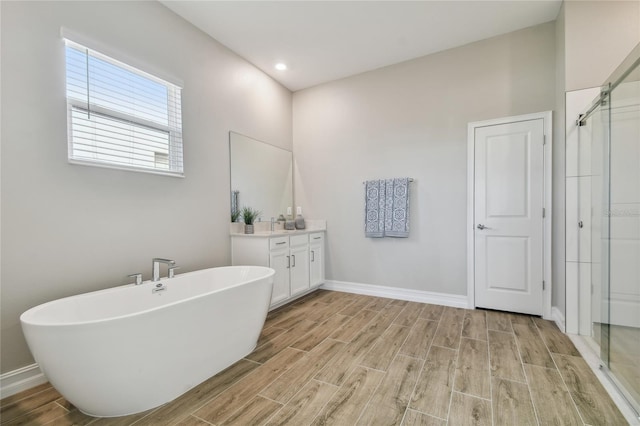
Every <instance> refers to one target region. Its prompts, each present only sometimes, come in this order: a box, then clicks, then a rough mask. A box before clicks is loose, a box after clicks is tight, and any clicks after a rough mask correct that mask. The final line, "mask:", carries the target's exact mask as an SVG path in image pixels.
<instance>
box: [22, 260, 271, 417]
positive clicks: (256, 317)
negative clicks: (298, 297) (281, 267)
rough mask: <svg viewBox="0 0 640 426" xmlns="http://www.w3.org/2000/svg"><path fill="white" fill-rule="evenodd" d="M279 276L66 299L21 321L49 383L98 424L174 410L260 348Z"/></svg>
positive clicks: (253, 272)
mask: <svg viewBox="0 0 640 426" xmlns="http://www.w3.org/2000/svg"><path fill="white" fill-rule="evenodd" d="M273 275H274V270H273V269H270V268H265V267H260V266H230V267H222V268H212V269H204V270H201V271H196V272H190V273H186V274H181V275H177V276H176V277H175V278H171V279H167V278H165V279H162V280H161V281H160V283H161V284H162V287H160V288H164V290H160V291H156V292H152V290H154V289H156V286H157V285H158V283H151V282H145V283H142V284H141V285H137V286H136V285H127V286H121V287H115V288H111V289H107V290H102V291H96V292H92V293H86V294H81V295H78V296H73V297H67V298H64V299H60V300H55V301H53V302H49V303H45V304H43V305H40V306H36V307H35V308H32V309H29V310H28V311H26V312H25V313H23V314H22V316H21V317H20V320H21V322H22V329H23V331H24V334H25V337H26V339H27V343H28V344H29V348H30V349H31V352H32V353H33V356H34V358H35V360H36V362H37V363H38V365H39V366H40V368H41V369H42V371H43V372H44V374H45V375H46V376H47V378H48V379H49V381H50V382H51V384H52V385H53V386H54V387H55V388H56V389H57V390H58V391H59V392H60V393H61V394H62V395H63V396H64V397H65V398H66V399H67V400H68V401H69V402H71V403H72V404H73V405H75V406H76V407H77V408H78V409H79V410H80V411H82V412H83V413H85V414H88V415H90V416H95V417H115V416H123V415H127V414H133V413H138V412H141V411H144V410H148V409H150V408H153V407H157V406H158V405H161V404H163V403H165V402H168V401H171V400H173V399H174V398H176V397H178V396H180V395H181V394H183V393H184V392H186V391H188V390H189V389H191V388H193V387H194V386H196V385H198V384H199V383H201V382H203V381H204V380H206V379H208V378H209V377H211V376H213V375H215V374H216V373H218V372H220V371H221V370H223V369H224V368H226V367H228V366H230V365H231V364H233V363H234V362H236V361H238V360H239V359H241V358H242V357H244V356H245V355H247V354H249V353H250V352H251V351H252V350H253V349H254V348H255V346H256V343H257V341H258V337H259V335H260V331H261V330H262V327H263V325H264V321H265V318H266V316H267V312H268V310H269V302H270V300H271V290H272V286H273Z"/></svg>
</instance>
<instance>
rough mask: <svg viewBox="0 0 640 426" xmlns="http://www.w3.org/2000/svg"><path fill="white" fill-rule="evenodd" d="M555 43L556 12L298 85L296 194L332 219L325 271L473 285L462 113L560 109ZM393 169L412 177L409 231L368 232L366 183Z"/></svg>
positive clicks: (478, 116) (331, 275) (402, 282)
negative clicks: (397, 234)
mask: <svg viewBox="0 0 640 426" xmlns="http://www.w3.org/2000/svg"><path fill="white" fill-rule="evenodd" d="M555 53H556V52H555V25H554V23H553V22H551V23H547V24H543V25H539V26H535V27H532V28H528V29H524V30H521V31H517V32H514V33H510V34H507V35H504V36H500V37H496V38H492V39H488V40H485V41H481V42H477V43H474V44H470V45H467V46H463V47H460V48H456V49H451V50H448V51H444V52H441V53H437V54H434V55H429V56H426V57H423V58H419V59H415V60H411V61H408V62H404V63H401V64H397V65H393V66H389V67H386V68H382V69H379V70H376V71H372V72H368V73H365V74H361V75H357V76H354V77H350V78H346V79H343V80H339V81H335V82H331V83H327V84H323V85H320V86H317V87H313V88H310V89H307V90H302V91H299V92H296V93H294V104H293V111H294V114H293V140H294V153H295V159H296V167H297V179H296V188H295V198H296V204H297V205H301V206H303V208H304V210H305V212H306V216H307V217H312V218H323V219H327V226H328V229H329V232H328V236H327V278H328V279H332V280H338V281H348V282H357V283H366V284H375V285H385V286H391V287H399V288H406V289H416V290H424V291H435V292H442V293H450V294H458V295H464V294H466V290H467V283H466V231H467V230H466V211H467V205H466V196H467V175H466V172H467V123H468V122H471V121H478V120H485V119H492V118H498V117H505V116H511V115H518V114H526V113H532V112H539V111H546V110H553V109H554V108H555V104H556V97H555V90H556V88H555V74H556V68H555ZM394 176H410V177H413V178H414V179H415V182H414V183H413V184H412V188H411V196H412V206H411V215H412V219H411V237H410V238H408V239H391V238H385V239H380V240H374V239H367V238H365V237H364V235H363V216H364V214H363V185H362V181H364V180H367V179H374V178H384V177H394ZM563 185H564V175H562V176H559V177H554V188H555V189H556V190H557V189H558V188H559V187H561V186H563Z"/></svg>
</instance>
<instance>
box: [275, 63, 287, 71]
mask: <svg viewBox="0 0 640 426" xmlns="http://www.w3.org/2000/svg"><path fill="white" fill-rule="evenodd" d="M276 69H277V70H278V71H284V70H286V69H287V64H284V63H282V62H278V63H277V64H276Z"/></svg>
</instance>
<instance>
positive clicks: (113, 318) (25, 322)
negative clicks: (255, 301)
mask: <svg viewBox="0 0 640 426" xmlns="http://www.w3.org/2000/svg"><path fill="white" fill-rule="evenodd" d="M242 268H256V269H262V270H265V272H267V273H266V275H264V276H260V277H258V278H254V279H251V280H247V281H242V282H239V283H236V284H234V285H230V286H228V287H224V288H219V289H216V290H212V291H208V292H205V293H200V294H197V295H195V296H191V297H187V298H184V299H180V300H176V301H173V302H170V303H167V304H164V305H161V306H156V307H153V308H150V309H144V310H140V311H135V312H132V313H128V314H125V315H118V316H111V317H107V318H100V319H95V320H90V321H76V322H41V321H33V320H28V317H29V316H33V315H34V314H35V313H37V312H38V311H40V310H42V309H45V308H47V307H48V306H49V305H52V304H54V303H58V302H59V301H62V300H66V299H71V298H76V297H77V298H83V297H88V296H89V295H95V294H100V293H108V292H113V291H118V290H123V289H125V288H131V287H139V286H145V285H149V284H151V280H149V281H144V282H143V283H142V284H140V285H139V286H136V285H135V284H125V285H120V286H115V287H109V288H105V289H101V290H94V291H89V292H86V293H79V294H75V295H71V296H66V297H61V298H58V299H54V300H51V301H49V302H44V303H41V304H39V305H36V306H34V307H32V308H29V309H27V310H26V311H24V312H23V313H22V314H20V323H21V325H23V326H24V325H26V326H36V327H63V326H83V325H91V324H100V323H106V322H110V321H117V320H121V319H126V318H131V317H134V316H138V315H142V314H146V313H150V312H154V311H158V310H161V309H164V308H169V307H171V306H175V305H178V304H180V303H184V302H187V301H190V300H195V299H199V298H201V297H204V296H208V295H211V294H215V293H218V292H222V291H224V290H228V289H232V288H235V287H239V286H242V285H248V284H251V283H254V282H257V281H260V280H264V279H269V278H271V277H273V276H274V275H275V272H276V271H275V270H274V269H273V268H269V267H267V266H256V265H232V266H214V267H212V268H206V269H198V270H195V271H190V272H185V273H183V274H176V276H175V278H178V277H186V276H189V275H192V274H196V273H200V272H204V271H209V270H213V269H242ZM166 280H172V278H166V277H165V278H161V279H160V281H157V282H156V283H158V282H163V283H166V282H167V281H166ZM169 282H170V281H169Z"/></svg>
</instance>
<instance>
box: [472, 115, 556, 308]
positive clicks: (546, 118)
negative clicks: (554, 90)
mask: <svg viewBox="0 0 640 426" xmlns="http://www.w3.org/2000/svg"><path fill="white" fill-rule="evenodd" d="M540 119H542V120H543V128H544V137H545V145H544V208H545V211H546V217H545V218H544V243H543V244H544V246H543V247H544V260H543V262H544V264H543V269H544V271H543V279H544V281H545V284H546V285H545V288H544V290H543V291H542V297H543V301H542V317H543V318H545V319H550V318H551V317H552V316H551V289H552V287H553V284H552V282H551V259H552V257H551V256H552V254H551V228H552V222H553V221H552V212H553V210H552V203H551V200H552V198H553V197H552V195H553V194H552V169H553V167H552V163H551V158H552V157H551V153H552V147H553V140H552V139H553V131H552V130H553V128H552V122H551V119H552V112H551V111H544V112H537V113H533V114H525V115H516V116H512V117H503V118H496V119H493V120H485V121H475V122H471V123H469V125H468V128H467V306H469V308H474V307H475V286H474V283H475V276H474V270H475V259H474V253H475V249H474V245H475V244H474V235H475V233H474V231H473V229H474V224H475V221H474V211H473V207H474V188H475V185H474V178H475V145H474V142H475V130H476V128H479V127H486V126H495V125H499V124H507V123H513V122H518V121H529V120H540Z"/></svg>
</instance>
